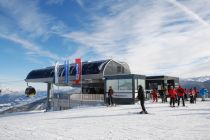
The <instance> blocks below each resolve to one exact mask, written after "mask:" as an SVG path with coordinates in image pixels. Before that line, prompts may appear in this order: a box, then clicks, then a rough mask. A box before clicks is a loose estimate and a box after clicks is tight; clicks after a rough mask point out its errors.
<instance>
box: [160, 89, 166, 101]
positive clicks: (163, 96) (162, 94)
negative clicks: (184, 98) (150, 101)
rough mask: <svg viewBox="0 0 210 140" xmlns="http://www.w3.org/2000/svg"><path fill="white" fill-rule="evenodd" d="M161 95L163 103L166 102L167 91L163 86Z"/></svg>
mask: <svg viewBox="0 0 210 140" xmlns="http://www.w3.org/2000/svg"><path fill="white" fill-rule="evenodd" d="M159 93H160V98H161V100H162V103H164V102H165V89H164V88H163V86H161V90H160V91H159Z"/></svg>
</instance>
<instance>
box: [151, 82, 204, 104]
mask: <svg viewBox="0 0 210 140" xmlns="http://www.w3.org/2000/svg"><path fill="white" fill-rule="evenodd" d="M158 93H159V95H160V98H161V100H162V103H164V102H167V98H168V97H169V98H170V106H171V107H174V106H175V103H176V102H177V103H178V106H179V105H180V100H182V104H183V106H185V101H188V98H190V103H196V98H197V97H198V94H199V93H200V94H201V97H202V101H204V100H205V94H206V93H208V90H207V89H206V88H202V89H201V90H200V92H199V91H198V90H197V88H196V87H193V88H190V89H189V90H187V89H186V88H185V89H184V88H183V87H182V86H180V85H179V86H178V88H174V87H173V86H171V87H169V89H166V88H163V87H162V88H161V90H159V91H158V90H157V89H156V88H153V90H152V92H151V95H152V96H151V97H152V100H153V102H158Z"/></svg>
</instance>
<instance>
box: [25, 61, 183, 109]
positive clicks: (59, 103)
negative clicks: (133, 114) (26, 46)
mask: <svg viewBox="0 0 210 140" xmlns="http://www.w3.org/2000/svg"><path fill="white" fill-rule="evenodd" d="M64 67H65V66H64V65H59V70H58V83H56V84H55V66H51V67H47V68H44V69H36V70H32V71H31V72H30V73H29V74H28V75H27V77H26V79H25V81H26V82H27V83H46V84H47V98H48V99H47V101H48V102H47V106H48V109H49V108H51V107H53V109H54V110H61V109H68V108H71V107H72V106H71V102H73V100H74V102H77V103H81V101H82V103H84V104H85V103H102V104H104V103H106V102H107V98H108V94H107V93H108V89H109V86H112V88H113V90H114V95H113V98H114V100H115V103H116V104H133V103H135V99H136V97H137V91H138V85H142V87H143V88H144V89H151V88H152V87H154V86H155V87H157V88H159V87H160V86H161V85H163V86H168V85H173V86H176V85H178V84H179V78H176V77H168V76H149V77H146V76H145V75H139V74H131V71H130V68H129V65H128V64H127V63H125V62H119V61H115V60H113V59H107V60H101V61H93V62H82V72H81V73H82V74H81V81H80V83H79V84H75V79H76V76H75V75H76V64H75V63H72V64H70V65H69V72H68V79H69V82H68V84H66V83H65V82H64V81H65V80H64V79H65V72H64V71H65V68H64ZM53 85H56V86H60V87H63V86H65V87H81V90H80V92H77V93H76V92H75V93H74V92H71V91H68V92H67V91H64V92H63V91H60V92H59V91H57V92H55V91H54V90H53Z"/></svg>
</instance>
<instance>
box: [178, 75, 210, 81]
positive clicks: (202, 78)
mask: <svg viewBox="0 0 210 140" xmlns="http://www.w3.org/2000/svg"><path fill="white" fill-rule="evenodd" d="M182 80H184V81H195V82H205V81H208V80H210V76H201V77H193V78H186V79H182Z"/></svg>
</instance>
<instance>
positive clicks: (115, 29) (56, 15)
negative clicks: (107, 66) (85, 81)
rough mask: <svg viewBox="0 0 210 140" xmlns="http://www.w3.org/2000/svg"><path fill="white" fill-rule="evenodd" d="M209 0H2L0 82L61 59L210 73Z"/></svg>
mask: <svg viewBox="0 0 210 140" xmlns="http://www.w3.org/2000/svg"><path fill="white" fill-rule="evenodd" d="M209 8H210V0H199V1H194V0H93V1H92V0H10V1H7V0H0V64H1V69H0V82H1V83H0V86H11V87H16V88H20V87H21V88H22V87H23V84H25V83H24V82H23V81H20V82H18V83H14V82H13V83H12V82H11V83H9V84H7V85H6V84H5V83H2V82H3V81H5V80H6V81H18V80H23V79H25V77H26V76H27V74H28V72H29V71H31V70H32V69H38V68H43V67H46V66H51V65H53V64H54V63H55V61H59V62H60V63H63V61H64V60H65V59H69V60H70V62H74V59H75V58H77V57H81V58H82V60H83V61H94V60H99V59H108V58H113V59H116V60H119V61H125V62H127V63H128V64H129V65H130V68H131V71H132V72H133V73H138V74H146V75H158V74H164V75H173V76H179V77H183V78H185V77H195V76H204V75H210V63H209V62H210V46H209V44H210V11H209Z"/></svg>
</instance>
